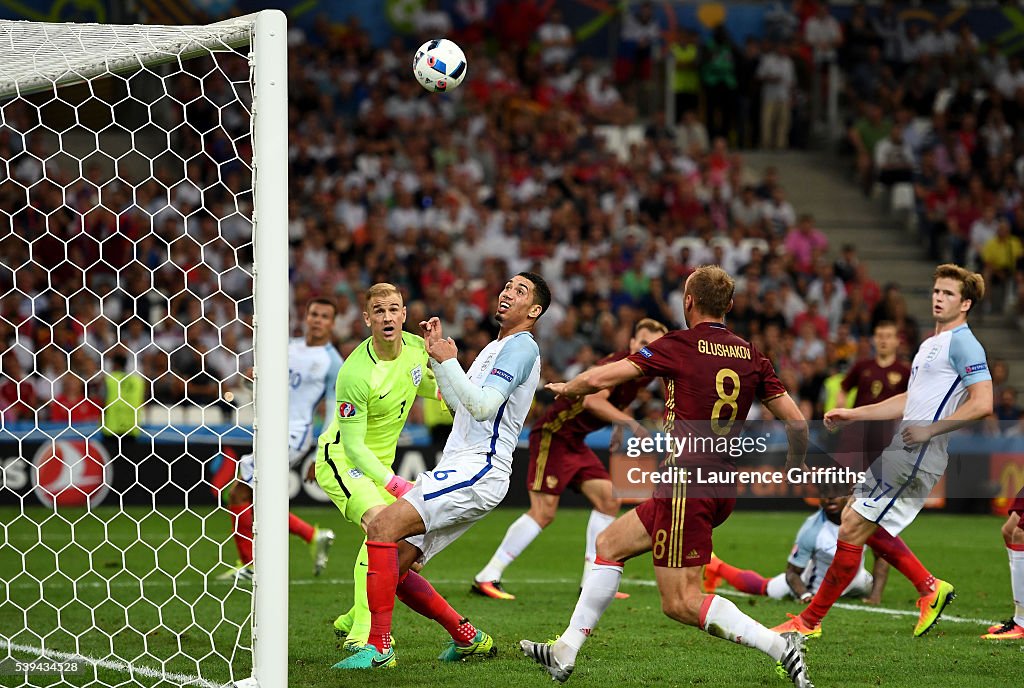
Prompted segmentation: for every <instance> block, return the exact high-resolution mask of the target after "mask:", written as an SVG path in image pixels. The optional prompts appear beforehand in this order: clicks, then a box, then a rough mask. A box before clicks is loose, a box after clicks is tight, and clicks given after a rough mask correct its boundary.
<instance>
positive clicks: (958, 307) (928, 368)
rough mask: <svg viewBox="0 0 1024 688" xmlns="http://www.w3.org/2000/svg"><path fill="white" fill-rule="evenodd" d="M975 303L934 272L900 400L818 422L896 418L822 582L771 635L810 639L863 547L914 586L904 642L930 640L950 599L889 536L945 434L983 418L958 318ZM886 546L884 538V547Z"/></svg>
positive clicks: (937, 471)
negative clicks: (928, 311)
mask: <svg viewBox="0 0 1024 688" xmlns="http://www.w3.org/2000/svg"><path fill="white" fill-rule="evenodd" d="M984 295H985V282H984V280H983V279H982V277H981V275H979V274H978V273H975V272H971V271H970V270H965V269H964V268H962V267H960V266H959V265H953V264H948V263H947V264H945V265H940V266H939V267H938V268H936V270H935V282H934V284H933V287H932V314H933V316H934V317H935V334H934V335H933V336H931V337H929V338H928V339H926V340H924V341H923V342H921V346H920V348H919V349H918V351H917V355H916V356H914V362H913V365H912V366H911V373H910V382H909V383H908V386H907V391H906V392H904V393H903V394H898V395H896V396H894V397H891V398H889V399H887V400H885V401H882V402H880V403H877V404H870V405H868V406H861V407H858V408H853V409H840V408H837V409H832V410H831V411H829V412H828V413H826V414H825V427H826V428H829V429H830V430H831V429H833V428H837V427H841V426H843V425H846V424H847V423H850V422H852V421H882V420H889V419H894V418H902V421H901V422H900V425H899V428H898V429H897V431H896V434H895V435H894V437H893V439H892V443H891V444H890V445H889V446H888V447H887V448H886V449H885V450H884V451H883V452H882V454H881V456H880V457H879V458H878V459H877V460H876V461H875V462H874V463H873V464H872V465H871V467H870V470H869V471H868V472H867V473H866V475H865V478H864V480H863V481H862V482H861V483H858V484H857V486H856V487H855V488H854V493H853V494H854V500H853V503H852V504H850V506H849V507H847V508H846V509H845V510H844V511H843V518H842V523H841V525H840V526H839V542H838V544H837V546H836V556H835V558H834V559H833V560H832V564H831V566H829V568H828V572H827V573H826V574H825V579H824V581H823V582H822V584H821V587H820V588H818V591H817V592H816V593H815V594H814V598H813V599H812V600H811V603H810V604H809V605H808V606H807V608H806V609H804V610H803V611H802V612H800V614H799V615H797V616H793V615H790V619H789V620H788V621H786V622H783V623H782V624H780V625H778V626H776V627H775V630H778V631H798V632H800V633H802V634H803V635H812V634H814V635H820V634H821V620H822V619H823V618H824V617H825V615H826V614H828V612H829V610H830V609H831V608H832V605H833V604H835V601H836V600H837V599H838V598H839V596H840V594H842V592H843V590H845V589H846V587H847V586H848V585H849V584H850V581H851V580H853V578H854V576H856V575H857V569H858V568H859V566H860V559H861V556H862V553H863V551H864V544H865V543H867V544H868V545H869V546H871V547H872V549H874V550H875V552H876V553H877V554H878V555H879V556H884V557H886V560H887V561H888V562H889V563H890V564H892V565H893V566H894V567H895V568H896V570H897V571H899V572H900V573H902V574H903V575H904V576H906V577H907V579H908V580H910V582H911V583H913V584H914V587H915V588H917V591H918V594H920V598H919V599H918V601H917V606H918V608H919V609H920V615H919V617H918V621H917V625H916V626H915V627H914V636H915V637H919V636H922V635H924V634H925V633H927V632H928V631H929V630H931V629H932V628H933V627H934V626H935V624H936V623H937V622H938V620H939V616H940V615H941V614H942V610H943V609H945V607H946V605H947V604H949V603H950V602H951V601H952V600H953V598H954V597H955V596H956V593H955V591H954V589H953V586H952V585H950V584H949V583H947V582H946V581H943V580H939V579H937V578H936V577H935V576H933V575H932V574H931V573H929V571H928V570H927V569H926V568H925V567H924V566H922V565H921V562H920V561H919V560H918V559H917V557H916V556H914V553H913V552H911V551H910V549H909V548H907V546H906V545H905V544H903V541H902V540H900V539H899V538H898V537H897V536H898V535H899V534H900V532H902V531H903V529H904V528H906V527H907V526H908V525H910V524H911V523H912V522H913V521H914V518H916V517H917V514H918V513H920V511H921V509H922V508H923V507H924V502H925V499H927V497H928V495H929V494H930V493H931V491H932V488H933V487H935V484H936V483H937V482H938V481H939V478H941V477H942V474H943V473H944V472H945V470H946V463H947V461H948V459H949V453H948V451H947V447H948V445H949V435H948V433H950V432H952V431H953V430H956V429H958V428H962V427H964V426H965V425H968V424H970V423H973V422H974V421H976V420H979V419H981V418H984V417H985V416H987V415H989V414H990V413H992V376H991V375H990V374H989V372H988V364H987V362H986V358H985V350H984V349H983V348H982V346H981V344H980V343H979V342H978V340H977V338H976V337H975V336H974V333H972V332H971V328H970V327H968V326H967V314H968V313H969V312H970V310H971V308H972V306H974V305H975V304H976V303H978V302H979V301H980V300H981V298H982V296H984ZM888 536H891V537H888Z"/></svg>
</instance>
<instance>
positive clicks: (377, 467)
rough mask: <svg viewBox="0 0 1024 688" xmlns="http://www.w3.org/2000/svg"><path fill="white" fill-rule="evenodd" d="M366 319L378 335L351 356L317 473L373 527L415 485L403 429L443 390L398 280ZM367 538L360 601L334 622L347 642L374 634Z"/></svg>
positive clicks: (376, 292)
mask: <svg viewBox="0 0 1024 688" xmlns="http://www.w3.org/2000/svg"><path fill="white" fill-rule="evenodd" d="M364 309H365V310H364V311H363V320H364V321H365V322H366V325H367V327H369V328H370V333H371V334H370V337H369V338H368V339H366V340H365V341H363V342H362V343H360V344H359V346H358V347H356V349H355V351H353V352H352V354H351V355H350V356H349V357H348V358H347V359H346V360H345V363H344V365H342V367H341V370H340V371H339V373H338V381H337V385H336V387H335V407H334V417H333V420H332V421H331V423H330V425H328V426H327V427H326V428H325V430H324V432H323V434H321V435H320V441H319V446H318V447H317V456H316V480H317V482H318V483H319V484H320V487H322V488H323V490H324V491H325V492H326V493H327V494H328V496H329V497H330V498H331V500H332V501H333V502H334V504H335V505H336V506H337V507H338V509H340V510H341V513H342V514H343V515H344V516H345V519H346V520H348V521H350V522H351V523H354V524H356V525H358V526H360V527H361V528H362V529H363V531H364V532H365V531H366V527H367V525H368V524H369V523H370V522H371V521H372V520H373V518H374V516H376V515H377V513H378V512H379V511H380V510H381V509H383V508H384V507H385V506H387V505H388V504H391V503H392V502H393V501H395V499H396V497H397V496H398V495H400V494H402V493H403V492H405V491H407V490H408V489H409V487H410V484H409V482H408V481H406V480H404V479H402V478H400V477H398V476H396V475H395V474H394V472H393V471H392V470H391V464H392V463H393V462H394V460H395V449H396V447H397V446H398V436H399V435H400V434H401V432H402V428H403V427H404V426H405V421H406V419H407V418H408V417H409V411H410V410H411V409H412V405H413V402H414V401H415V400H416V397H417V396H421V397H427V398H431V399H433V398H438V397H437V383H436V381H435V380H434V374H433V372H432V371H431V370H430V367H429V365H428V356H427V352H426V349H425V348H424V344H423V338H422V337H420V336H418V335H415V334H411V333H409V332H403V331H402V325H403V324H404V323H405V316H406V311H405V305H404V304H403V301H402V294H401V293H400V292H399V291H398V288H397V287H395V286H394V285H392V284H387V283H379V284H375V285H373V286H372V287H370V288H369V290H367V292H366V299H365V302H364ZM366 572H367V555H366V539H365V538H364V539H363V545H362V547H360V548H359V555H358V556H357V557H356V563H355V567H354V569H353V578H354V580H355V600H354V603H353V606H352V609H350V610H349V611H348V612H347V613H345V614H342V615H341V616H339V617H338V618H337V619H336V620H335V622H334V629H335V634H336V635H338V637H340V638H344V639H345V648H346V649H349V648H352V647H354V648H356V649H358V648H361V647H363V645H364V644H365V643H366V642H367V640H368V638H369V633H370V610H369V607H368V606H367V603H366Z"/></svg>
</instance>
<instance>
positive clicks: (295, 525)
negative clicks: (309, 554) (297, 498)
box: [288, 512, 313, 542]
mask: <svg viewBox="0 0 1024 688" xmlns="http://www.w3.org/2000/svg"><path fill="white" fill-rule="evenodd" d="M288 532H289V533H291V534H292V535H298V536H299V537H300V538H302V539H303V540H305V541H306V542H312V541H313V526H311V525H309V524H308V523H306V522H305V521H303V520H302V519H301V518H299V517H298V516H296V515H295V514H293V513H291V512H288Z"/></svg>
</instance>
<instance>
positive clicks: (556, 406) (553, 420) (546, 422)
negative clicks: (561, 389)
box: [533, 351, 651, 438]
mask: <svg viewBox="0 0 1024 688" xmlns="http://www.w3.org/2000/svg"><path fill="white" fill-rule="evenodd" d="M628 355H629V354H628V353H627V352H625V351H616V352H615V353H613V354H608V355H607V356H605V357H604V358H602V359H601V360H600V361H598V362H597V365H604V364H606V363H614V362H615V361H621V360H622V359H624V358H625V357H626V356H628ZM650 382H651V380H650V378H637V379H635V380H630V381H629V382H624V383H622V384H621V385H616V386H615V387H612V389H611V393H610V394H609V396H608V403H610V404H611V405H612V406H614V407H615V408H617V409H624V408H626V407H627V406H629V405H630V404H631V403H633V400H634V399H636V395H637V392H639V391H640V390H641V389H643V388H644V387H645V386H647V385H648V384H650ZM606 425H608V423H607V421H603V420H601V419H600V418H598V417H597V416H595V415H594V414H593V413H591V412H590V411H587V410H585V409H584V408H583V397H580V398H578V399H572V398H570V397H558V398H557V399H555V403H553V404H551V406H550V407H549V408H548V410H547V411H545V412H544V415H543V416H541V417H540V419H539V420H538V421H537V422H536V423H535V424H534V426H533V431H534V432H537V431H540V430H545V431H547V432H551V433H555V432H557V433H560V434H566V435H574V436H577V437H581V438H582V437H586V436H587V435H589V434H590V433H592V432H594V431H595V430H600V429H601V428H603V427H604V426H606Z"/></svg>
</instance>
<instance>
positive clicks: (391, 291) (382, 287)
mask: <svg viewBox="0 0 1024 688" xmlns="http://www.w3.org/2000/svg"><path fill="white" fill-rule="evenodd" d="M388 296H398V298H399V299H401V298H402V292H401V291H399V289H398V287H396V286H395V285H393V284H391V283H390V282H377V284H375V285H373V286H372V287H370V288H369V289H367V290H366V297H365V298H364V299H363V308H367V307H369V305H370V301H371V300H373V299H383V298H385V297H388Z"/></svg>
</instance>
